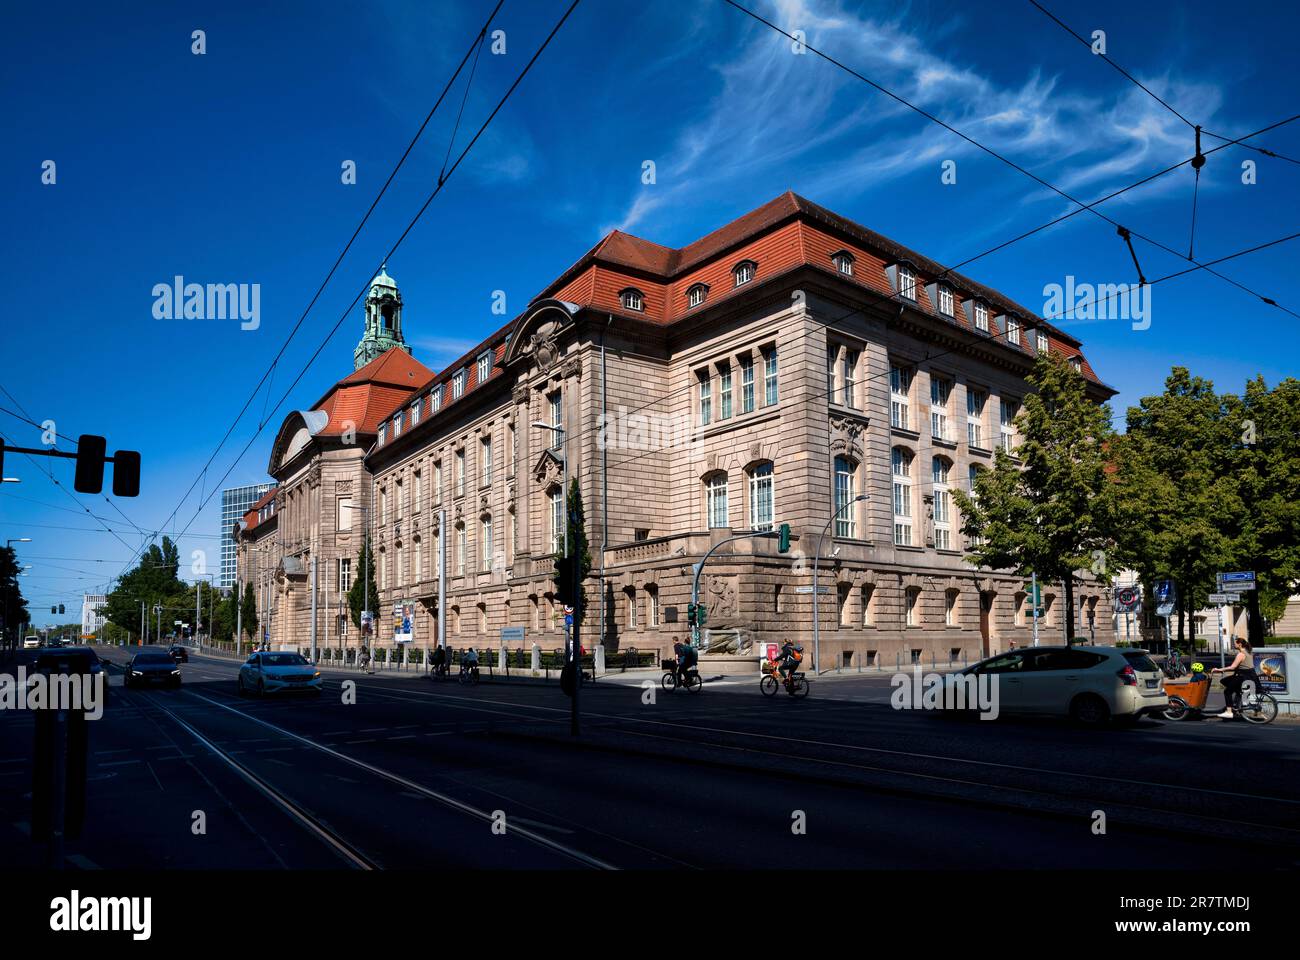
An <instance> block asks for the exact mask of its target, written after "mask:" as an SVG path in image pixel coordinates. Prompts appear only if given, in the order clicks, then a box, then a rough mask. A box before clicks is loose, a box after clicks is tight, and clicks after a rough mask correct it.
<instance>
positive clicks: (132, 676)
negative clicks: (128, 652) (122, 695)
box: [122, 649, 181, 687]
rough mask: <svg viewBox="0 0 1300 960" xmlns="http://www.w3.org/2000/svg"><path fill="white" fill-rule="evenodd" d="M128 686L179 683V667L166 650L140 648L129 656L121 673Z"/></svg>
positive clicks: (174, 684)
mask: <svg viewBox="0 0 1300 960" xmlns="http://www.w3.org/2000/svg"><path fill="white" fill-rule="evenodd" d="M122 682H123V683H125V684H126V685H127V686H128V687H147V686H153V685H155V684H161V685H164V686H168V687H179V686H180V685H181V668H180V667H178V666H177V665H176V661H175V660H173V659H172V656H171V654H170V653H169V652H168V651H166V650H158V649H153V650H141V651H140V652H138V653H136V654H135V655H134V656H133V657H131V662H130V663H128V664H127V665H126V670H125V671H124V672H123V675H122Z"/></svg>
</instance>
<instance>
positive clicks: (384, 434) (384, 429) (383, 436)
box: [379, 423, 388, 447]
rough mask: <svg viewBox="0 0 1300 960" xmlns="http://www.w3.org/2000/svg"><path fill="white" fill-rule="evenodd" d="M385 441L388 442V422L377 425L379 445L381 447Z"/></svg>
mask: <svg viewBox="0 0 1300 960" xmlns="http://www.w3.org/2000/svg"><path fill="white" fill-rule="evenodd" d="M387 442H388V424H387V423H381V424H380V425H379V445H380V446H381V447H382V446H383V445H384V444H385V443H387Z"/></svg>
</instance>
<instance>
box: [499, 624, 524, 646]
mask: <svg viewBox="0 0 1300 960" xmlns="http://www.w3.org/2000/svg"><path fill="white" fill-rule="evenodd" d="M523 641H524V628H523V627H502V628H501V642H502V643H523Z"/></svg>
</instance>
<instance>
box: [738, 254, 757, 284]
mask: <svg viewBox="0 0 1300 960" xmlns="http://www.w3.org/2000/svg"><path fill="white" fill-rule="evenodd" d="M757 271H758V264H756V263H755V262H754V261H753V260H741V261H740V263H738V264H736V265H735V266H734V267H732V268H731V275H732V277H733V278H735V281H736V286H738V287H739V286H742V285H744V284H746V283H749V281H751V280H753V279H754V274H755V273H756V272H757Z"/></svg>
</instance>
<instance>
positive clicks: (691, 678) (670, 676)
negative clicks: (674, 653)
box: [659, 660, 704, 693]
mask: <svg viewBox="0 0 1300 960" xmlns="http://www.w3.org/2000/svg"><path fill="white" fill-rule="evenodd" d="M660 666H661V667H662V668H663V671H664V675H663V676H662V677H660V678H659V685H660V686H662V687H663V688H664V693H672V692H673V691H674V690H676V689H677V688H678V687H684V688H685V689H686V690H688V691H689V692H690V693H699V692H700V691H701V690H702V689H704V681H703V680H702V679H701V678H700V672H699V671H698V670H696V669H695V668H694V667H687V668H686V673H685V676H682V675H681V673H680V672H679V671H678V669H677V663H676V661H674V660H665V661H663V663H661V664H660Z"/></svg>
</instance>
